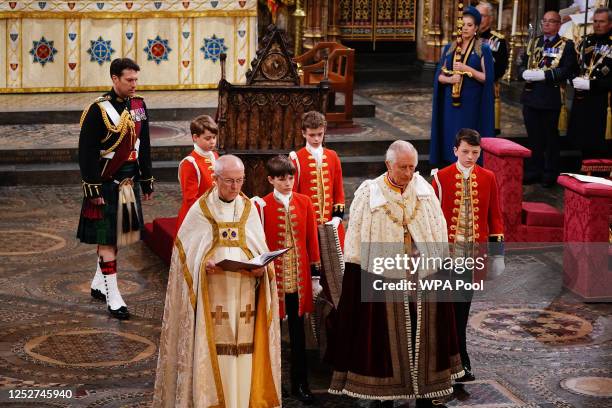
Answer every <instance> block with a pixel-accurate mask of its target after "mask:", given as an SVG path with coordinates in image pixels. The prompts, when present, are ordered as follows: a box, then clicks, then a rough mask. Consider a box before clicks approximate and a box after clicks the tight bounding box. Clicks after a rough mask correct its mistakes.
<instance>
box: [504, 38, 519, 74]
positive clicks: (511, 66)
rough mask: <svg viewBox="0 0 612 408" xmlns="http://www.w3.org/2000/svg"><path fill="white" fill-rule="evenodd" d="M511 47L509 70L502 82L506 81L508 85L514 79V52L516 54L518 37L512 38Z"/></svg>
mask: <svg viewBox="0 0 612 408" xmlns="http://www.w3.org/2000/svg"><path fill="white" fill-rule="evenodd" d="M509 45H510V55H509V56H508V69H506V73H505V74H504V76H503V77H502V80H504V81H505V82H506V83H507V84H509V83H510V80H511V79H512V68H513V67H514V52H515V50H514V49H515V45H516V35H511V36H510V42H509Z"/></svg>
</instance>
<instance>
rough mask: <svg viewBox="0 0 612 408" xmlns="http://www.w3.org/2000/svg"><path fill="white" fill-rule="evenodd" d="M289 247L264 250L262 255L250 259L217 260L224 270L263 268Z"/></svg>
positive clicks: (235, 270)
mask: <svg viewBox="0 0 612 408" xmlns="http://www.w3.org/2000/svg"><path fill="white" fill-rule="evenodd" d="M290 249H291V247H289V248H283V249H279V250H277V251H271V252H264V253H263V254H261V255H258V256H256V257H255V258H253V259H249V260H248V261H234V260H232V259H224V260H222V261H220V262H217V266H218V267H219V268H221V269H223V270H224V271H230V272H237V271H239V270H240V269H246V270H247V271H249V270H251V269H257V268H261V267H263V266H266V265H267V264H269V263H270V262H272V261H273V260H275V259H276V258H278V257H279V256H281V255H283V254H284V253H285V252H287V251H288V250H290Z"/></svg>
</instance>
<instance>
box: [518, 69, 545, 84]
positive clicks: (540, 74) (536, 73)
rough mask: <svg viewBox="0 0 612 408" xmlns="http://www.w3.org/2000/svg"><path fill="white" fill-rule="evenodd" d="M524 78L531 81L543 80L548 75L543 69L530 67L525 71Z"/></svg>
mask: <svg viewBox="0 0 612 408" xmlns="http://www.w3.org/2000/svg"><path fill="white" fill-rule="evenodd" d="M523 79H524V80H525V81H529V82H537V81H543V80H544V79H546V75H545V74H544V71H542V70H541V69H528V70H525V71H523Z"/></svg>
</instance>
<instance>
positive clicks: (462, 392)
mask: <svg viewBox="0 0 612 408" xmlns="http://www.w3.org/2000/svg"><path fill="white" fill-rule="evenodd" d="M453 397H455V398H456V399H457V400H459V401H465V400H467V399H468V398H470V393H469V392H467V390H466V389H465V386H464V385H463V384H461V383H457V384H453Z"/></svg>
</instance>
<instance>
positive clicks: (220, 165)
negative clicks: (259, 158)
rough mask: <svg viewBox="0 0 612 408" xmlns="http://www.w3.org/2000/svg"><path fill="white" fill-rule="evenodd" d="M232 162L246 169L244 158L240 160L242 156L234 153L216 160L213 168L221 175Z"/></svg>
mask: <svg viewBox="0 0 612 408" xmlns="http://www.w3.org/2000/svg"><path fill="white" fill-rule="evenodd" d="M232 164H233V165H236V166H237V167H239V168H241V169H242V170H244V163H243V162H242V160H240V157H238V156H234V155H233V154H226V155H224V156H221V157H219V158H218V159H217V160H215V165H214V168H213V169H214V173H215V175H217V176H220V175H221V173H223V170H225V169H226V168H227V167H229V166H231V165H232Z"/></svg>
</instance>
